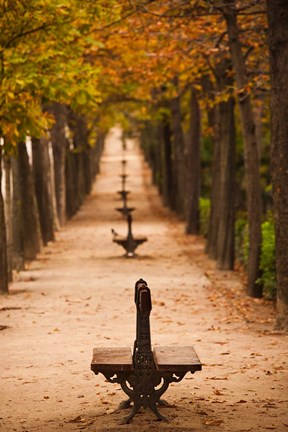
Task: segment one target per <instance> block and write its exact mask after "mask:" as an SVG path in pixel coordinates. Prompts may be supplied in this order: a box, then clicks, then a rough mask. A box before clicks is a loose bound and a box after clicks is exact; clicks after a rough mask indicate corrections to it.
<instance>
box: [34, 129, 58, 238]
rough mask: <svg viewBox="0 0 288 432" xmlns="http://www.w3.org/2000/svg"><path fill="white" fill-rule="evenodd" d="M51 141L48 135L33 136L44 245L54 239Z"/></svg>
mask: <svg viewBox="0 0 288 432" xmlns="http://www.w3.org/2000/svg"><path fill="white" fill-rule="evenodd" d="M48 146H49V142H48V139H47V138H46V137H42V138H41V139H37V138H32V152H33V153H32V154H33V174H34V184H35V192H36V199H37V204H38V210H39V219H40V226H41V233H42V239H43V243H44V245H47V243H48V242H49V241H54V240H55V236H54V214H53V202H52V184H51V166H50V159H49V147H48Z"/></svg>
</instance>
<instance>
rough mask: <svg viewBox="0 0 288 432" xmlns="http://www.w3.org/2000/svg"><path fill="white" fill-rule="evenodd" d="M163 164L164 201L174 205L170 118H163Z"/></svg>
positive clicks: (165, 203)
mask: <svg viewBox="0 0 288 432" xmlns="http://www.w3.org/2000/svg"><path fill="white" fill-rule="evenodd" d="M160 129H161V132H162V133H161V142H162V165H163V192H162V193H163V202H164V205H166V206H168V207H170V208H171V207H172V203H173V197H172V190H173V186H172V185H173V174H172V173H173V170H172V143H171V129H170V124H169V119H168V118H163V119H162V120H161V125H160Z"/></svg>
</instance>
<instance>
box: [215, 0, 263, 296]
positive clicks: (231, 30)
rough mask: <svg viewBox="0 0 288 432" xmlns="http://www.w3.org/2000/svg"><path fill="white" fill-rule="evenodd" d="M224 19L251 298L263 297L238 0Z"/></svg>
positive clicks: (228, 3) (227, 3) (254, 150)
mask: <svg viewBox="0 0 288 432" xmlns="http://www.w3.org/2000/svg"><path fill="white" fill-rule="evenodd" d="M223 15H224V17H225V20H226V24H227V31H228V40H229V48H230V52H231V59H232V64H233V68H234V72H235V79H236V84H237V88H238V103H239V110H240V118H241V126H242V131H243V138H244V158H245V175H246V190H247V210H248V224H249V258H248V294H249V295H251V296H253V297H261V295H262V287H261V286H260V285H259V284H257V280H258V278H259V276H260V269H259V262H260V250H261V216H262V205H261V189H260V173H259V156H258V145H257V139H256V132H255V122H254V117H253V111H252V105H251V97H250V94H249V92H247V90H246V89H245V87H246V85H247V83H248V79H247V72H246V65H245V60H244V56H243V53H242V48H241V44H240V40H239V29H238V25H237V10H236V4H235V0H224V7H223Z"/></svg>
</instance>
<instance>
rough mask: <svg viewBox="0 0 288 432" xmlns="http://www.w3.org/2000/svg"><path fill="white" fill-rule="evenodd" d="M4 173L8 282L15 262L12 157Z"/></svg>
mask: <svg viewBox="0 0 288 432" xmlns="http://www.w3.org/2000/svg"><path fill="white" fill-rule="evenodd" d="M3 162H4V171H5V203H4V207H5V220H6V239H7V271H8V282H12V279H13V272H12V270H13V264H12V263H13V260H12V242H13V236H12V229H13V227H12V188H11V180H12V176H11V157H10V156H4V158H3Z"/></svg>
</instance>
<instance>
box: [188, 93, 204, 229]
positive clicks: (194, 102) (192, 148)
mask: <svg viewBox="0 0 288 432" xmlns="http://www.w3.org/2000/svg"><path fill="white" fill-rule="evenodd" d="M200 157H201V156H200V108H199V103H198V97H197V92H196V90H195V89H194V88H192V89H191V99H190V131H189V138H188V142H187V194H186V195H187V210H186V233H187V234H199V228H200V221H199V213H200V211H199V199H200V177H201V173H200V171H201V160H200Z"/></svg>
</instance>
